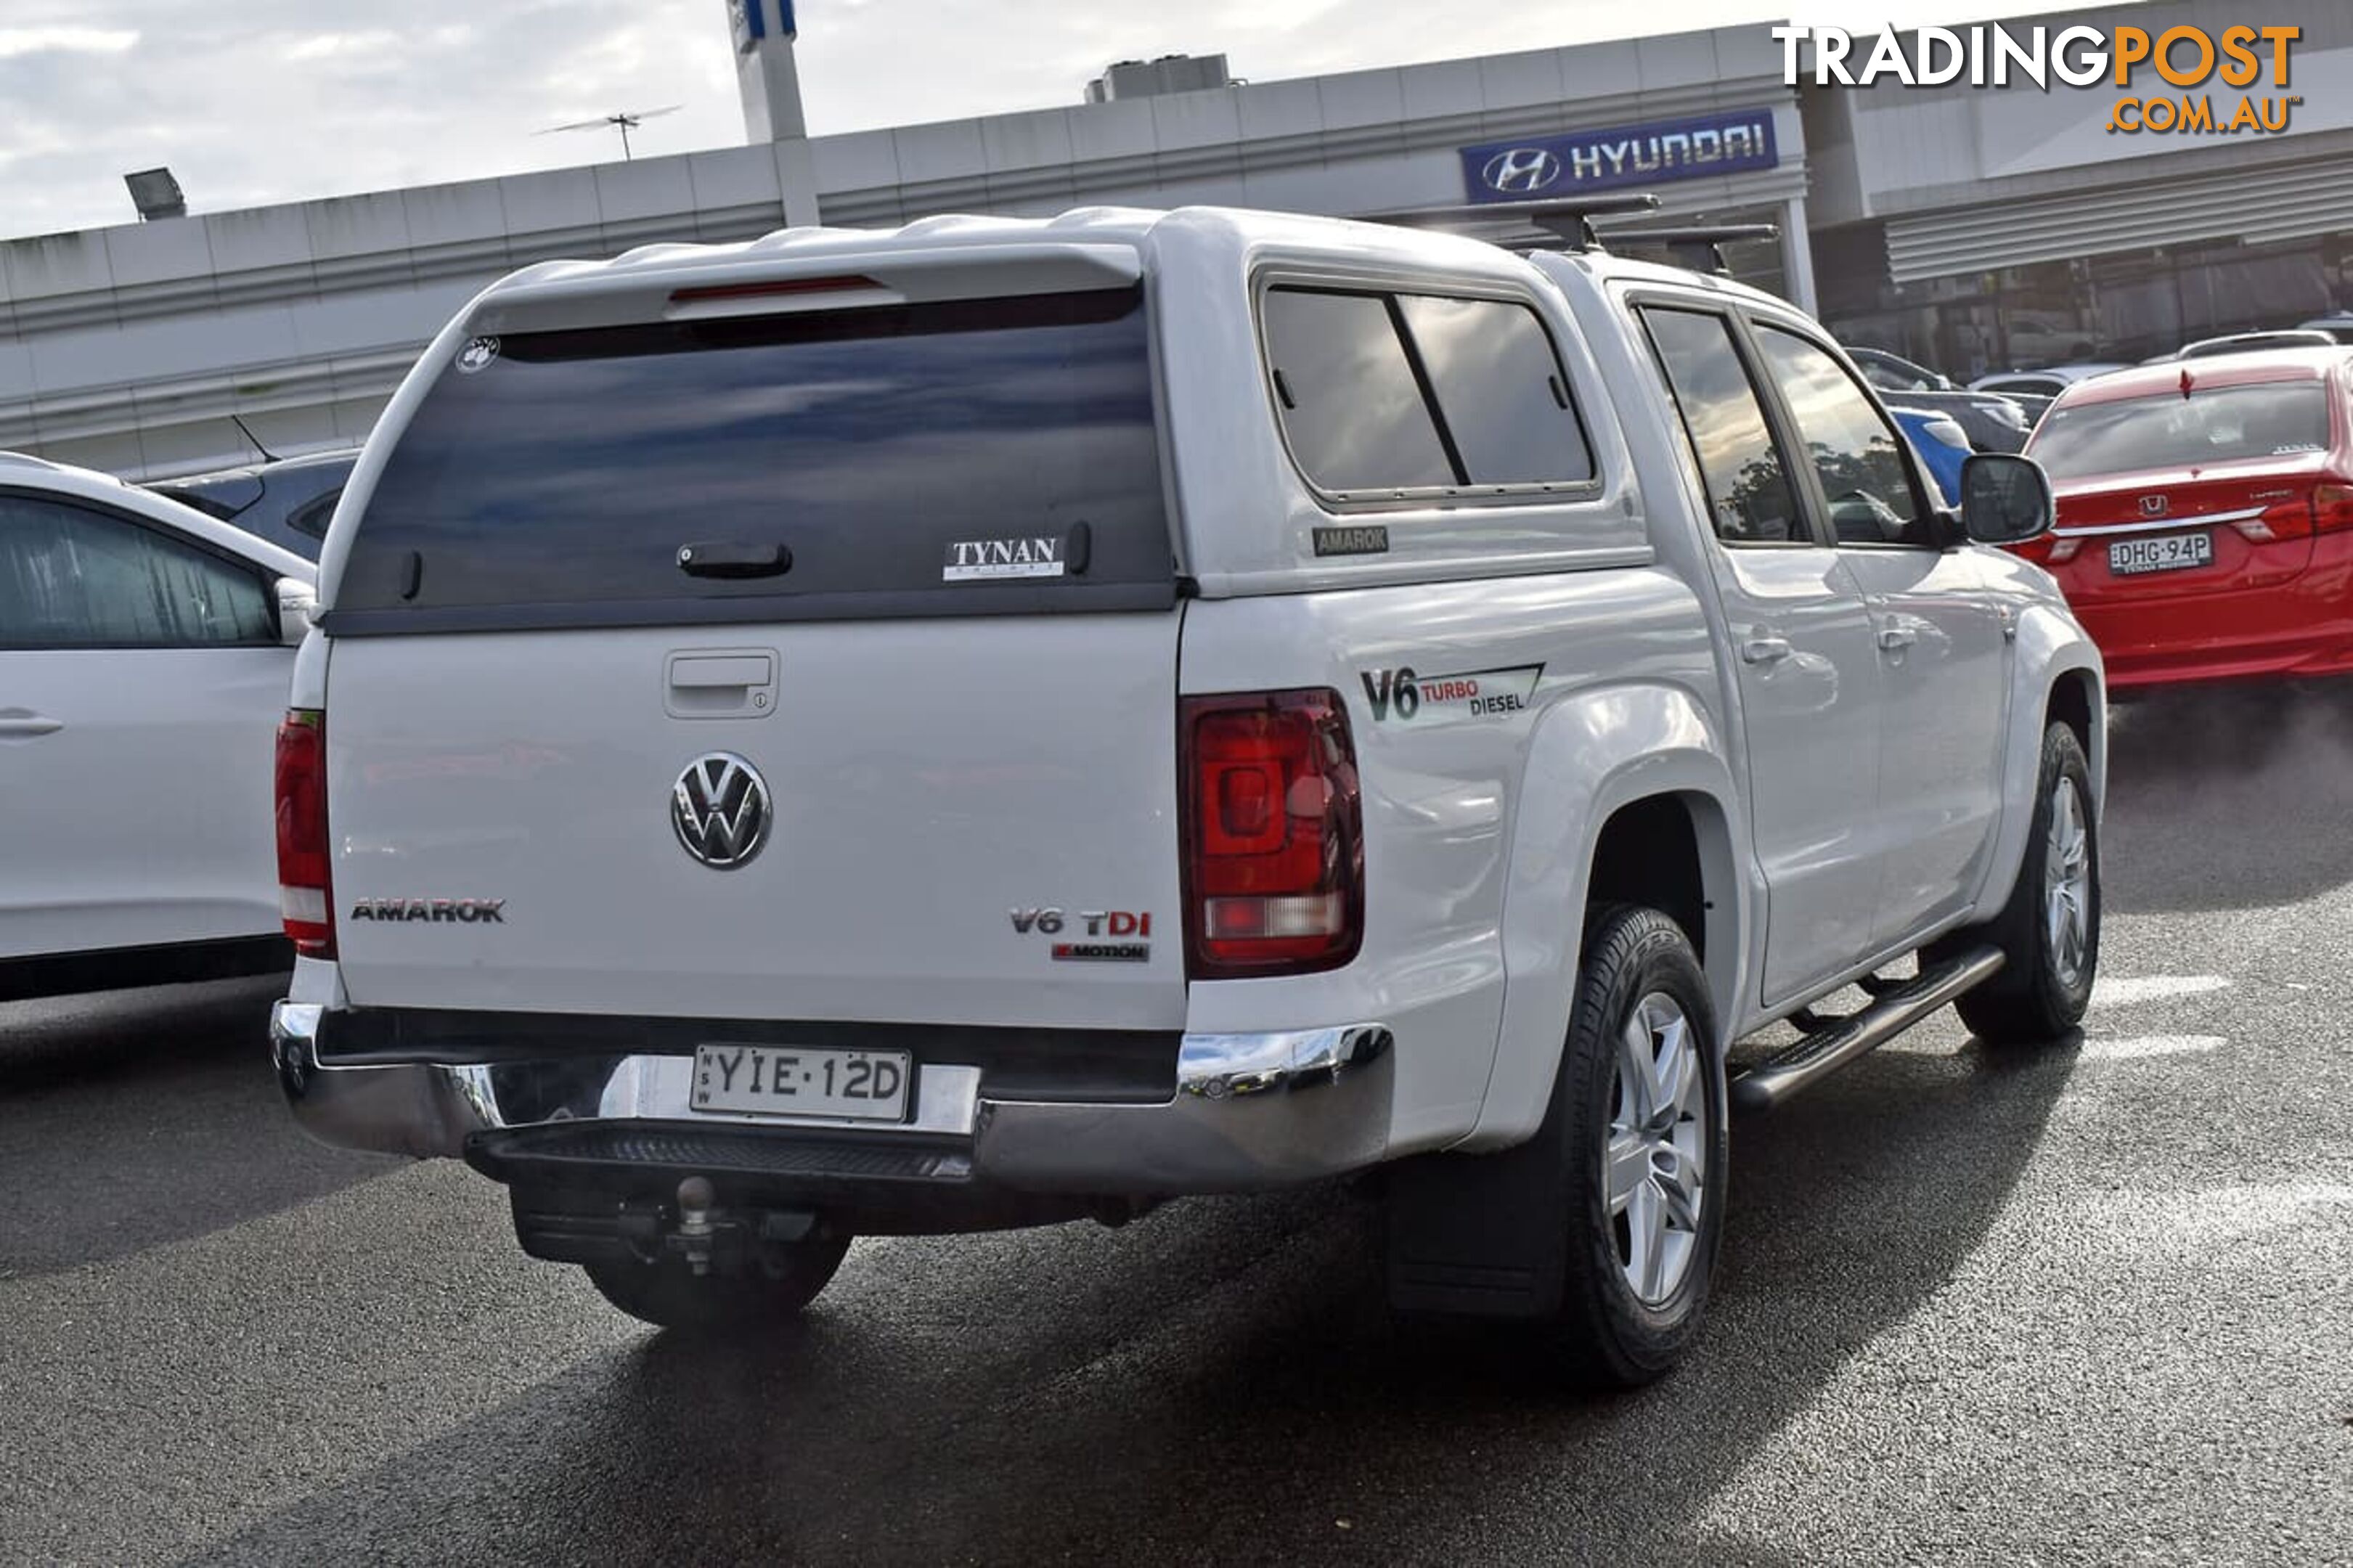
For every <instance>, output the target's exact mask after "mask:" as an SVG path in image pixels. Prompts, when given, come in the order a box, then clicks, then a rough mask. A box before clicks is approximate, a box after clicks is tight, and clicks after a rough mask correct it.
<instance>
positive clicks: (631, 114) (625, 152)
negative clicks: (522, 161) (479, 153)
mask: <svg viewBox="0 0 2353 1568" xmlns="http://www.w3.org/2000/svg"><path fill="white" fill-rule="evenodd" d="M683 107H685V106H684V105H683V104H677V103H672V104H668V105H665V106H664V107H662V108H660V109H624V110H620V111H619V112H618V113H615V114H600V115H598V116H597V117H596V119H594V120H575V121H572V122H571V123H570V124H568V125H551V126H549V127H548V128H547V129H546V130H544V131H534V132H532V134H533V135H534V136H552V135H554V133H555V132H558V131H601V130H603V129H604V128H605V127H607V126H608V125H609V126H611V127H612V128H613V129H614V130H616V131H618V132H620V133H621V158H622V161H623V162H625V163H626V162H627V161H628V159H629V157H630V156H631V154H630V153H629V132H632V131H635V130H636V129H637V128H638V126H639V125H642V124H644V123H645V122H646V121H649V120H652V119H655V118H657V117H659V116H660V115H664V114H676V113H677V112H678V111H679V110H681V108H683Z"/></svg>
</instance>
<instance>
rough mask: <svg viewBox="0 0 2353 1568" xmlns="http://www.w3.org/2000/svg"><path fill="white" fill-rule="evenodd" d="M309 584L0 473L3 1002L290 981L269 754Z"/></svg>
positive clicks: (215, 524) (103, 494) (292, 567)
mask: <svg viewBox="0 0 2353 1568" xmlns="http://www.w3.org/2000/svg"><path fill="white" fill-rule="evenodd" d="M312 581H313V573H312V569H311V564H310V563H308V562H306V561H304V560H303V559H302V558H301V557H300V556H298V555H294V554H292V553H290V552H287V551H284V550H280V549H279V548H278V547H277V546H275V545H272V544H269V543H266V542H263V541H261V540H259V539H257V538H255V537H253V536H252V535H251V534H248V533H245V532H242V531H239V530H237V529H236V528H233V527H231V526H230V525H229V524H227V523H225V522H219V521H215V520H214V519H212V518H209V517H206V516H205V515H204V514H203V513H201V512H198V511H195V510H191V509H190V508H188V507H185V506H182V505H181V504H179V503H178V502H177V501H173V500H166V499H164V497H162V496H159V495H155V494H153V492H151V491H148V490H143V489H137V488H136V487H134V486H131V485H127V484H124V483H122V482H121V480H119V479H112V478H110V477H109V476H107V475H105V474H99V473H92V472H90V471H89V470H88V469H83V468H66V467H62V466H59V465H58V464H54V463H48V462H44V461H42V460H41V459H39V458H28V457H23V456H18V455H16V454H13V453H0V783H5V789H0V797H5V801H6V807H5V810H0V999H14V998H18V997H24V996H34V995H45V994H57V993H62V992H68V991H83V990H91V989H97V988H100V987H104V986H111V985H137V984H157V983H161V982H164V981H173V980H190V979H201V978H208V977H211V976H216V975H224V974H233V973H266V972H267V971H269V970H270V969H272V968H284V967H285V966H286V965H287V964H288V963H289V962H290V949H289V948H288V946H287V944H286V941H285V937H284V934H283V931H282V930H281V921H282V912H281V910H280V906H279V900H278V885H277V878H276V875H275V870H274V865H275V861H274V849H273V834H272V826H271V817H270V810H271V793H270V783H271V781H270V755H271V753H270V735H271V731H273V730H274V729H275V727H276V725H277V722H278V721H279V719H280V717H281V716H282V713H283V710H284V708H285V696H286V690H287V683H288V680H289V678H290V676H291V674H292V671H293V667H294V648H295V645H297V644H299V643H300V642H301V638H302V636H303V634H304V633H305V632H306V631H307V630H308V629H309V626H310V622H309V607H310V601H311V584H312Z"/></svg>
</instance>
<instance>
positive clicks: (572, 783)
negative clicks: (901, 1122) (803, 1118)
mask: <svg viewBox="0 0 2353 1568" xmlns="http://www.w3.org/2000/svg"><path fill="white" fill-rule="evenodd" d="M1178 625H1179V616H1178V615H1177V613H1176V612H1174V611H1166V612H1160V613H1155V614H1139V615H1124V616H1051V617H1037V618H1028V617H1007V618H987V619H956V620H945V621H897V622H844V623H834V624H825V625H801V626H730V627H726V628H723V635H721V636H716V637H712V636H698V635H691V634H682V633H680V632H677V631H670V630H657V629H641V630H629V631H623V632H617V633H614V632H607V633H593V632H561V633H543V634H537V635H532V636H526V637H514V636H505V637H362V638H354V639H352V640H350V641H346V642H343V643H339V644H337V645H336V646H335V648H334V652H333V657H332V663H331V665H330V668H329V684H328V700H327V712H328V721H327V735H328V745H329V772H328V800H329V806H328V810H329V822H330V824H331V826H332V830H333V833H334V842H335V856H334V864H333V876H334V892H335V902H336V912H337V916H338V920H337V933H336V934H337V944H338V948H339V952H340V956H341V961H342V966H343V983H344V986H345V988H346V990H347V992H348V993H349V994H350V997H351V999H352V1001H353V1004H354V1005H358V1006H362V1007H376V1006H417V1007H449V1008H485V1009H498V1010H527V1011H540V1012H588V1013H623V1014H630V1015H643V1016H684V1017H733V1018H772V1019H873V1020H884V1021H896V1022H909V1023H941V1024H947V1023H964V1024H1000V1025H1032V1026H1046V1025H1054V1026H1073V1027H1103V1028H1113V1027H1117V1028H1165V1029H1174V1028H1178V1027H1181V1026H1183V1023H1184V1014H1185V985H1184V961H1183V943H1182V942H1181V940H1180V934H1181V928H1180V925H1179V921H1178V919H1177V916H1178V906H1177V897H1178V887H1177V866H1178V850H1177V828H1176V754H1175V750H1176V721H1175V710H1174V691H1175V685H1176V637H1177V627H1178ZM737 677H750V678H753V679H750V680H748V681H747V682H746V683H745V684H744V685H741V686H738V685H733V684H728V682H731V681H733V679H735V678H737ZM762 680H768V681H771V682H772V685H771V686H770V687H769V688H767V689H763V688H762V686H761V684H760V682H761V681H762ZM762 698H765V699H766V700H767V706H766V707H765V709H761V708H757V707H755V706H754V702H755V700H759V699H762ZM731 704H740V706H738V707H736V708H735V709H734V710H733V712H732V713H730V714H729V716H725V717H682V716H681V713H682V712H691V711H694V710H698V709H700V710H705V711H712V710H720V709H723V708H726V707H727V706H728V705H731ZM720 756H726V757H733V758H737V759H740V760H741V762H742V763H746V764H749V768H750V770H751V771H753V772H754V773H756V774H757V775H758V776H759V778H760V779H761V780H762V781H764V783H765V800H766V802H767V811H768V814H769V815H768V816H767V819H766V821H765V826H764V830H763V825H762V824H761V823H760V821H759V820H758V816H757V811H756V807H755V808H754V812H753V814H751V815H749V816H745V815H743V796H742V793H741V791H740V790H739V789H737V788H735V787H734V786H733V783H731V782H730V781H727V780H725V779H724V778H723V776H722V775H723V774H724V772H725V770H724V768H723V766H722V767H720V768H717V769H713V770H710V771H707V772H706V773H705V774H704V775H703V776H704V778H705V780H706V787H705V791H703V792H697V793H700V794H701V795H702V798H698V799H696V800H695V802H694V806H695V809H696V811H698V812H700V813H702V814H704V815H705V816H707V815H708V812H709V810H710V809H712V808H713V807H715V808H716V809H717V810H718V811H719V812H720V813H721V814H722V815H723V816H726V817H728V819H729V820H728V823H727V824H726V826H733V828H734V829H735V830H736V832H737V834H738V836H739V837H744V836H748V835H750V834H751V833H753V832H754V831H755V830H760V831H761V837H760V838H759V840H758V842H757V845H756V847H755V848H754V852H753V853H751V854H750V855H749V856H748V857H747V858H744V859H743V860H742V863H741V864H738V865H734V866H733V867H731V868H715V867H714V866H712V865H711V864H707V863H705V861H704V860H702V859H699V858H697V857H696V854H695V853H694V852H693V850H691V848H690V847H689V845H688V842H687V837H686V836H685V835H682V834H681V830H680V824H679V821H678V815H679V814H678V810H677V806H676V802H677V798H678V792H679V788H680V784H681V779H682V778H683V777H684V776H685V774H686V773H688V772H689V770H690V769H691V768H692V766H693V765H694V764H695V763H697V762H698V760H699V759H702V758H706V757H720ZM712 781H716V782H717V783H718V784H719V785H720V787H719V789H718V791H717V795H718V796H719V798H717V799H712V798H709V783H710V782H712ZM705 848H706V851H710V850H713V849H716V850H718V851H719V855H718V858H722V859H723V858H725V855H724V850H725V846H724V845H723V844H721V845H713V844H709V843H706V845H705ZM467 900H472V901H473V903H472V906H471V910H469V908H468V905H467ZM445 906H446V907H447V908H448V913H447V914H446V915H443V916H442V918H438V919H437V918H435V917H436V916H437V915H441V914H442V910H443V909H444V907H445ZM485 906H495V910H496V917H497V918H496V919H495V920H489V919H480V918H477V919H475V920H471V921H469V920H467V919H464V918H463V916H464V915H465V914H467V913H468V912H474V913H476V914H477V915H479V914H480V911H481V910H483V908H484V907H485ZM357 910H365V911H367V912H368V914H369V915H370V917H371V918H364V919H354V918H353V915H354V912H355V911H357ZM1031 910H1060V911H1062V914H1061V918H1060V921H1059V922H1057V921H1054V920H1053V919H1051V918H1041V919H1039V920H1035V921H1028V922H1027V923H1029V928H1030V929H1029V930H1028V931H1023V930H1021V929H1019V926H1018V923H1017V921H1016V920H1015V919H1014V915H1015V912H1016V911H1019V912H1021V913H1022V914H1024V915H1026V914H1027V913H1028V912H1029V911H1031ZM1090 913H1092V914H1095V915H1100V916H1102V917H1103V919H1102V920H1101V921H1099V922H1097V923H1098V925H1099V929H1098V930H1097V931H1094V932H1092V933H1091V932H1090V931H1089V929H1088V921H1085V920H1084V919H1082V916H1084V915H1087V914H1090ZM1114 915H1118V916H1122V917H1126V918H1122V919H1117V920H1114V919H1113V916H1114ZM1147 921H1148V924H1147V923H1146V922H1147ZM1058 923H1059V925H1060V931H1051V930H1048V929H1045V928H1047V927H1050V926H1054V925H1056V924H1058ZM1058 948H1059V949H1070V950H1074V952H1073V955H1071V956H1065V957H1062V958H1060V959H1058V958H1057V957H1056V956H1055V953H1056V951H1057V949H1058ZM1092 952H1103V953H1113V952H1115V953H1117V954H1119V955H1120V956H1117V957H1102V956H1093V957H1090V956H1078V954H1087V953H1092ZM1138 953H1142V954H1145V955H1146V956H1142V957H1140V958H1139V957H1138V956H1135V955H1136V954H1138Z"/></svg>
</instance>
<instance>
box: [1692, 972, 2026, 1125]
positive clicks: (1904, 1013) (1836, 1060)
mask: <svg viewBox="0 0 2353 1568" xmlns="http://www.w3.org/2000/svg"><path fill="white" fill-rule="evenodd" d="M2001 965H2002V956H2001V952H2000V950H1999V949H1997V948H1992V947H1980V948H1975V949H1972V950H1971V951H1969V952H1965V953H1961V954H1959V955H1957V956H1956V957H1953V958H1948V959H1947V960H1946V961H1945V962H1944V963H1939V964H1936V965H1935V966H1934V967H1928V966H1923V967H1922V969H1921V971H1920V973H1918V974H1917V975H1915V976H1914V977H1913V978H1912V979H1910V980H1906V981H1905V982H1903V983H1902V984H1898V985H1896V986H1894V987H1893V988H1892V989H1890V990H1888V991H1887V992H1886V993H1885V994H1883V995H1881V996H1879V997H1878V998H1876V999H1875V1000H1874V1001H1873V1002H1872V1004H1871V1005H1869V1006H1867V1007H1864V1008H1863V1009H1862V1011H1860V1012H1857V1013H1853V1014H1850V1015H1849V1016H1846V1017H1843V1018H1838V1019H1834V1020H1831V1022H1830V1023H1828V1024H1827V1025H1826V1026H1824V1027H1822V1028H1820V1029H1817V1030H1815V1031H1814V1032H1813V1033H1812V1034H1810V1035H1808V1036H1807V1037H1805V1038H1803V1039H1801V1040H1799V1041H1797V1042H1795V1043H1794V1044H1791V1045H1789V1046H1788V1047H1784V1048H1783V1049H1781V1050H1779V1051H1777V1052H1775V1053H1774V1054H1773V1055H1772V1056H1771V1057H1769V1058H1767V1059H1766V1060H1764V1061H1762V1062H1759V1063H1758V1064H1757V1066H1755V1067H1753V1068H1749V1069H1748V1070H1747V1071H1746V1072H1744V1073H1741V1074H1740V1075H1739V1076H1737V1077H1736V1078H1735V1079H1733V1080H1732V1103H1733V1105H1734V1106H1735V1107H1736V1108H1737V1109H1739V1110H1772V1109H1773V1108H1774V1107H1775V1106H1777V1105H1779V1104H1781V1103H1782V1102H1783V1101H1784V1100H1788V1099H1789V1098H1791V1097H1792V1096H1794V1095H1796V1094H1799V1093H1800V1092H1802V1091H1803V1090H1805V1089H1810V1088H1812V1087H1813V1086H1814V1085H1815V1084H1817V1083H1820V1081H1821V1080H1822V1079H1826V1078H1828V1077H1829V1076H1830V1075H1831V1074H1832V1073H1834V1072H1836V1071H1838V1069H1839V1068H1842V1067H1844V1066H1846V1065H1847V1064H1848V1063H1849V1062H1851V1061H1853V1060H1854V1059H1855V1058H1857V1057H1860V1056H1862V1054H1863V1053H1864V1052H1866V1051H1870V1050H1874V1049H1876V1048H1877V1047H1881V1046H1883V1045H1885V1044H1886V1043H1887V1042H1888V1041H1890V1040H1892V1039H1894V1037H1896V1036H1898V1035H1900V1034H1902V1033H1903V1032H1904V1031H1905V1030H1906V1029H1908V1028H1910V1027H1911V1026H1913V1025H1915V1024H1916V1023H1918V1022H1920V1021H1921V1020H1922V1019H1923V1018H1926V1016H1928V1015H1929V1014H1931V1013H1934V1012H1935V1011H1936V1009H1938V1008H1939V1007H1942V1006H1944V1005H1947V1004H1948V1003H1950V1002H1951V1001H1953V999H1954V998H1956V997H1957V996H1959V995H1960V994H1962V993H1963V992H1966V991H1968V990H1971V989H1973V988H1975V987H1976V986H1978V985H1980V984H1984V983H1985V982H1986V981H1988V980H1990V979H1992V978H1993V976H1994V975H1995V973H1997V972H1999V971H2000V968H2001Z"/></svg>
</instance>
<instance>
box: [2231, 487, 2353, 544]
mask: <svg viewBox="0 0 2353 1568" xmlns="http://www.w3.org/2000/svg"><path fill="white" fill-rule="evenodd" d="M2231 526H2232V528H2234V529H2236V530H2237V531H2238V532H2239V534H2240V536H2241V537H2242V538H2244V539H2245V540H2247V541H2248V542H2250V543H2253V544H2271V543H2274V542H2277V541H2279V540H2283V539H2307V538H2310V537H2311V536H2312V535H2313V534H2316V533H2337V532H2340V531H2344V530H2346V529H2348V528H2353V485H2344V484H2337V483H2334V482H2329V483H2324V484H2318V485H2315V486H2314V487H2313V488H2312V494H2311V495H2309V496H2299V497H2297V498H2296V499H2295V500H2284V501H2281V502H2279V503H2278V504H2277V505H2275V506H2269V507H2266V508H2264V509H2263V515H2262V516H2261V517H2249V518H2242V519H2240V520H2239V521H2236V522H2234V523H2232V525H2231Z"/></svg>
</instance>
